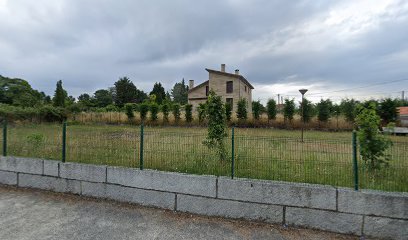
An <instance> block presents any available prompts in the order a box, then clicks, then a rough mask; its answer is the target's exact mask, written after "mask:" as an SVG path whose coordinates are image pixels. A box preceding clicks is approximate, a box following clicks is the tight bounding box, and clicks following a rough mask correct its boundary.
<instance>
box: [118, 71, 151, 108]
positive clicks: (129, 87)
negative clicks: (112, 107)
mask: <svg viewBox="0 0 408 240" xmlns="http://www.w3.org/2000/svg"><path fill="white" fill-rule="evenodd" d="M112 95H113V99H114V102H115V104H116V105H117V106H119V107H123V106H124V105H125V104H126V103H141V102H143V100H145V99H146V98H147V95H146V93H144V92H143V91H141V90H139V89H137V88H136V86H135V85H134V84H133V82H132V81H130V79H129V78H128V77H122V78H120V79H119V80H118V81H116V82H115V84H114V88H113V93H112Z"/></svg>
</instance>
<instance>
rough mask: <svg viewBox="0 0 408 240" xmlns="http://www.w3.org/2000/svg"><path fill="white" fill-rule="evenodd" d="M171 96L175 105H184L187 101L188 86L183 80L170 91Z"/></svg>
mask: <svg viewBox="0 0 408 240" xmlns="http://www.w3.org/2000/svg"><path fill="white" fill-rule="evenodd" d="M171 96H172V97H173V101H174V102H175V103H178V104H181V105H184V104H187V101H188V86H187V85H186V84H185V82H184V78H183V80H182V81H181V82H179V83H176V84H174V87H173V89H172V90H171Z"/></svg>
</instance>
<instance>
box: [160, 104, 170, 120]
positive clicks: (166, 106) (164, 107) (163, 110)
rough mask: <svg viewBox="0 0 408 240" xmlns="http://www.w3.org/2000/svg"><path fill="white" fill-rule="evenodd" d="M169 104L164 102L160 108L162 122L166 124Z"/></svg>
mask: <svg viewBox="0 0 408 240" xmlns="http://www.w3.org/2000/svg"><path fill="white" fill-rule="evenodd" d="M169 108H170V107H169V104H168V103H167V102H164V103H163V104H162V106H161V110H162V112H163V122H168V121H169V111H170V109H169Z"/></svg>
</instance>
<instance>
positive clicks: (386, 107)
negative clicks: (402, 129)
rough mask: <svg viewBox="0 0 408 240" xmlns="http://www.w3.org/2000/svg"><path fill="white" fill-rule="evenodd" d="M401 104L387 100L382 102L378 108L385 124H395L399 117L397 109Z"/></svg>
mask: <svg viewBox="0 0 408 240" xmlns="http://www.w3.org/2000/svg"><path fill="white" fill-rule="evenodd" d="M398 106H399V102H398V100H396V99H394V100H393V99H391V98H386V99H384V100H382V101H381V102H380V104H379V106H378V113H379V115H380V117H381V119H382V121H383V123H384V125H387V124H388V123H390V122H395V121H396V120H397V117H398V111H397V107H398Z"/></svg>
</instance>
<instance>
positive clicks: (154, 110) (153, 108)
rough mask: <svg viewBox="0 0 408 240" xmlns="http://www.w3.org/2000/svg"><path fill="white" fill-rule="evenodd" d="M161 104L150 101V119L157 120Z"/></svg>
mask: <svg viewBox="0 0 408 240" xmlns="http://www.w3.org/2000/svg"><path fill="white" fill-rule="evenodd" d="M159 109H160V107H159V105H158V104H157V103H155V102H153V103H150V120H152V121H156V120H157V118H158V117H157V114H158V113H159Z"/></svg>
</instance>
